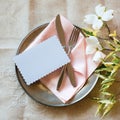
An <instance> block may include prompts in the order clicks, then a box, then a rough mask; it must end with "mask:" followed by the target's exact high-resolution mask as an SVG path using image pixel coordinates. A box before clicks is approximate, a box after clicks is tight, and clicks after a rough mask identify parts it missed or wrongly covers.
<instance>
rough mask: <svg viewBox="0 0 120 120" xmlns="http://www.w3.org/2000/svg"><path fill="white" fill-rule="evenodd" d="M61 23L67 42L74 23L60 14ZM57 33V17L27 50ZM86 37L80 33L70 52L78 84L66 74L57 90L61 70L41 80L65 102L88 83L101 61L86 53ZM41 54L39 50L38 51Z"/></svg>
mask: <svg viewBox="0 0 120 120" xmlns="http://www.w3.org/2000/svg"><path fill="white" fill-rule="evenodd" d="M60 19H61V23H62V26H63V30H64V34H65V39H66V44H67V43H68V40H69V37H70V35H71V33H72V30H73V27H74V26H73V25H72V24H71V23H70V21H68V20H67V19H66V18H64V17H63V16H61V15H60ZM53 35H56V36H57V31H56V26H55V18H54V19H53V20H52V21H51V22H50V23H49V24H48V26H47V27H46V28H45V29H44V30H43V31H42V32H41V33H40V34H39V35H38V36H37V37H36V38H35V40H34V41H33V42H32V43H31V44H30V45H29V46H28V48H26V50H28V49H30V48H32V47H33V46H36V45H37V44H40V43H41V42H42V41H44V40H47V39H48V38H49V37H51V36H53ZM86 45H87V44H86V39H85V38H84V36H83V35H82V34H81V33H80V34H79V37H78V41H77V44H76V46H75V47H74V48H73V49H72V51H71V54H70V56H69V57H70V59H71V64H72V66H73V69H74V74H75V79H76V83H77V86H76V87H73V86H72V85H71V83H70V80H69V77H68V76H67V75H66V76H65V78H64V80H63V82H62V85H61V88H60V90H59V91H58V90H56V87H57V83H58V79H59V76H60V70H61V69H59V70H57V71H55V72H53V73H51V74H49V75H48V76H46V77H44V78H42V79H41V80H40V81H41V82H42V84H44V85H45V86H46V87H47V88H48V89H49V90H50V91H51V92H52V93H53V94H55V95H56V96H57V97H58V98H59V99H60V100H61V101H62V102H63V103H66V102H67V101H69V100H70V99H71V98H72V97H73V96H74V95H75V94H76V93H77V92H78V91H79V90H80V89H81V88H82V87H83V86H84V84H85V83H86V81H87V78H88V77H89V76H90V75H91V74H92V73H93V71H94V70H95V69H96V68H97V66H98V65H99V62H94V61H93V56H94V54H95V53H94V54H90V55H87V54H86ZM38 54H39V52H38Z"/></svg>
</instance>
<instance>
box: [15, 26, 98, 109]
mask: <svg viewBox="0 0 120 120" xmlns="http://www.w3.org/2000/svg"><path fill="white" fill-rule="evenodd" d="M47 25H48V24H44V25H41V26H39V27H37V28H36V29H34V30H33V31H32V32H30V33H29V34H28V35H27V36H26V37H25V38H24V39H23V41H22V42H21V44H20V45H19V47H18V50H17V54H19V53H21V52H22V51H24V50H25V48H27V47H28V45H29V44H30V43H31V42H32V41H33V40H34V38H35V37H36V36H37V35H38V34H39V33H40V32H41V31H42V30H43V29H44V28H45V27H46V26H47ZM15 69H16V75H17V78H18V80H19V82H20V84H21V86H22V87H23V89H24V90H25V91H26V93H27V94H28V95H29V96H30V97H31V98H33V99H34V100H35V101H37V102H39V103H41V104H44V105H48V106H55V107H60V106H68V105H71V104H74V103H76V102H78V101H80V100H81V99H83V98H84V97H85V96H86V95H88V94H89V92H90V91H91V90H92V89H93V87H94V86H95V84H96V82H97V80H98V78H97V76H96V75H95V74H92V75H91V76H90V77H89V79H88V81H87V83H86V84H85V86H84V87H83V88H82V89H81V90H80V91H79V92H78V93H77V94H76V95H75V97H74V98H73V99H71V100H70V101H69V102H68V103H67V104H64V103H62V102H61V101H60V100H59V99H58V98H57V97H56V96H55V95H53V94H52V93H51V92H50V91H49V90H48V89H47V88H45V87H44V86H43V85H42V84H41V83H40V81H38V82H36V83H34V84H32V85H30V86H27V85H26V84H25V82H24V80H23V78H22V76H21V74H20V72H19V70H18V69H17V67H16V66H15Z"/></svg>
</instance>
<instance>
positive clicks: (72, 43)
mask: <svg viewBox="0 0 120 120" xmlns="http://www.w3.org/2000/svg"><path fill="white" fill-rule="evenodd" d="M79 33H80V29H78V28H77V27H75V26H74V28H73V30H72V33H71V36H70V38H69V42H68V47H67V53H68V55H70V53H71V50H72V49H73V48H74V47H75V45H76V43H77V40H78V36H79ZM69 64H70V63H68V64H66V65H65V66H64V67H63V68H62V70H61V73H60V77H59V80H58V84H57V90H59V88H60V86H61V84H62V80H63V78H64V76H65V71H66V72H67V74H68V76H69V79H70V82H71V84H72V85H73V86H74V87H76V81H75V76H74V73H73V72H72V71H73V70H72V69H73V68H72V67H71V66H70V65H69Z"/></svg>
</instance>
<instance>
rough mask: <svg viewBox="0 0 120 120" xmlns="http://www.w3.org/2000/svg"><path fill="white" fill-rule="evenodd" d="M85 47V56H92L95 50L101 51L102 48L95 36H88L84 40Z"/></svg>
mask: <svg viewBox="0 0 120 120" xmlns="http://www.w3.org/2000/svg"><path fill="white" fill-rule="evenodd" d="M86 42H87V47H86V54H93V53H94V52H95V51H96V50H97V49H98V50H102V47H101V45H100V43H99V41H98V39H97V37H95V36H90V37H88V38H86Z"/></svg>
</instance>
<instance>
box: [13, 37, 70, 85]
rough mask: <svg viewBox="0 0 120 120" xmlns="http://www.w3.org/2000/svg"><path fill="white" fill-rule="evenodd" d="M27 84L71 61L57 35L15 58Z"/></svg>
mask: <svg viewBox="0 0 120 120" xmlns="http://www.w3.org/2000/svg"><path fill="white" fill-rule="evenodd" d="M13 60H14V62H15V64H16V65H17V67H18V69H19V71H20V72H21V74H22V76H23V78H24V80H25V82H26V84H27V85H30V84H31V83H33V82H35V81H37V80H39V79H41V78H42V77H44V76H46V75H48V74H50V73H51V72H53V71H55V70H57V69H58V68H60V67H62V66H63V65H65V64H67V63H69V62H70V59H69V57H68V56H67V54H66V52H65V51H64V49H63V47H62V46H61V44H60V41H59V40H58V38H57V36H53V37H51V38H49V39H47V40H45V41H44V42H42V43H40V44H39V45H36V46H35V47H33V48H31V49H29V50H27V51H25V52H23V53H21V54H19V55H16V56H15V57H14V58H13Z"/></svg>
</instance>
